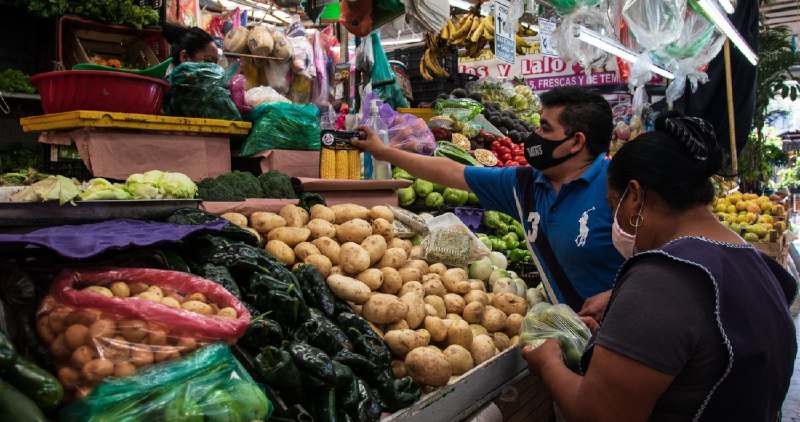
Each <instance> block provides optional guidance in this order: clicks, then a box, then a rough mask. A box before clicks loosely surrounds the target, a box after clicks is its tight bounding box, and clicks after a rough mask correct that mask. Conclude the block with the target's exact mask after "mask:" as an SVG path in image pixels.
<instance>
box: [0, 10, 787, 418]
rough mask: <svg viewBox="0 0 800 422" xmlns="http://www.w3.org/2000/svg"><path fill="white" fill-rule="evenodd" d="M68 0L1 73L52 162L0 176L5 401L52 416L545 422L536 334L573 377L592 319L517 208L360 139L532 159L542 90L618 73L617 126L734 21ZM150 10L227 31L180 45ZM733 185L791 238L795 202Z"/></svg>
mask: <svg viewBox="0 0 800 422" xmlns="http://www.w3.org/2000/svg"><path fill="white" fill-rule="evenodd" d="M63 3H64V4H66V6H63V7H62V8H61V9H58V10H55V9H46V10H39V9H36V8H33V7H27V6H26V8H24V10H25V12H26V13H40V14H44V15H49V14H52V15H55V16H60V17H59V18H58V30H57V32H58V37H57V39H58V49H57V51H58V53H57V54H58V56H57V57H54V60H55V61H57V62H58V63H59V64H60V65H62V66H63V69H60V70H56V71H50V72H48V71H47V70H50V69H42V72H41V73H39V74H38V75H35V76H34V77H33V78H30V79H28V78H27V77H26V76H22V77H21V76H20V75H16V74H15V75H12V77H10V78H7V79H15V81H13V82H15V83H14V84H13V85H14V86H15V89H17V90H23V91H30V92H33V90H34V89H38V92H39V93H40V95H41V103H42V111H43V114H42V115H39V116H31V117H26V118H23V119H21V120H20V125H21V126H22V128H23V129H24V130H25V131H26V132H31V133H37V134H39V135H38V136H39V143H41V144H42V145H43V146H44V151H45V152H44V156H45V157H44V158H45V163H46V164H47V166H44V167H41V168H29V167H35V165H28V164H29V162H25V163H22V162H20V164H15V165H14V167H12V168H8V167H2V168H3V170H4V172H6V173H5V174H3V175H1V176H0V250H2V252H3V258H2V259H0V269H2V271H0V285H3V286H5V289H4V292H3V293H2V294H0V386H2V387H3V388H4V389H5V391H10V392H12V393H11V394H10V395H9V394H6V395H2V396H0V397H2V400H3V403H0V405H2V406H7V409H10V410H9V412H10V413H9V414H11V415H12V416H14V415H35V416H37V417H39V418H40V419H42V418H44V417H48V418H51V419H56V420H82V421H89V420H112V419H113V420H118V419H119V420H121V419H126V418H141V419H150V418H153V419H154V420H201V419H208V420H237V421H238V420H267V419H270V418H272V419H274V420H295V421H309V420H342V421H347V420H358V421H374V420H393V421H401V420H426V421H427V420H431V421H439V420H442V421H444V420H448V421H450V420H464V419H467V418H469V417H471V416H473V415H475V414H476V413H482V412H487V413H484V414H490V413H491V414H493V415H494V417H495V418H496V417H497V416H498V414H499V415H500V416H499V417H501V418H504V419H505V420H537V421H539V420H541V421H545V420H552V418H553V417H554V413H553V402H552V397H551V396H550V394H549V392H548V391H547V389H546V388H545V387H544V385H543V384H542V382H541V380H540V379H538V378H535V377H531V376H530V374H529V373H528V370H527V367H526V364H525V361H524V360H523V359H522V357H521V347H522V346H524V345H536V344H539V343H540V342H541V341H543V339H544V338H548V337H557V338H559V340H560V341H561V342H562V347H563V348H564V350H565V357H564V358H565V362H566V363H567V365H568V366H569V367H570V368H571V369H572V370H573V371H575V372H580V370H579V368H578V365H577V361H578V359H579V358H580V354H581V353H582V351H583V349H584V348H585V346H586V343H587V341H588V338H589V331H588V328H587V327H586V326H585V325H583V323H581V322H580V321H579V319H578V317H577V315H576V314H575V313H574V312H573V311H571V310H570V309H569V308H566V307H565V306H564V305H561V306H550V305H549V304H548V303H546V298H545V296H546V295H545V294H544V292H543V287H542V286H541V285H540V279H539V275H538V273H537V271H536V267H535V266H534V264H533V257H532V256H531V253H530V250H529V245H528V241H527V239H526V233H524V231H523V228H522V225H521V224H520V223H519V222H518V221H516V220H515V219H514V218H513V217H512V216H508V215H504V214H501V213H498V212H496V211H492V210H484V209H483V208H482V206H481V204H480V202H479V200H478V198H477V197H476V196H475V195H474V194H473V193H471V192H468V191H464V190H459V189H453V188H448V187H445V186H440V185H436V184H434V183H431V182H428V181H426V180H423V179H420V178H416V177H414V176H412V175H410V174H409V173H408V172H406V171H405V170H403V169H402V168H400V167H394V168H391V167H390V166H389V164H388V163H385V162H380V161H377V160H374V159H373V158H372V157H371V156H370V155H369V154H365V153H362V152H360V151H358V150H357V149H355V147H353V146H352V145H351V143H350V140H351V139H352V138H354V137H359V136H361V135H362V134H361V133H359V130H358V128H359V127H360V126H367V127H370V128H371V129H373V130H375V131H376V133H378V134H379V136H380V137H381V140H382V141H383V142H384V143H385V144H387V145H389V146H391V147H393V148H398V149H403V150H405V151H409V152H412V153H415V154H421V155H433V156H437V157H444V158H447V159H450V160H453V161H456V162H459V163H462V164H465V165H467V166H484V167H517V166H528V165H529V164H528V162H527V160H526V158H525V153H524V151H523V149H524V141H525V139H527V138H528V137H529V136H530V135H531V133H533V132H534V131H535V130H536V129H537V128H538V127H539V123H540V122H539V120H540V115H539V111H540V107H541V105H540V101H539V97H538V95H537V92H539V91H541V90H543V89H546V88H549V87H552V86H556V85H565V84H566V85H569V84H572V83H571V82H576V83H574V84H577V85H609V86H611V85H613V86H617V87H618V86H620V85H622V84H626V83H627V84H630V86H631V88H632V91H631V92H635V94H633V95H627V96H626V97H625V98H624V99H619V98H617V99H616V100H618V101H617V102H616V103H615V104H614V112H615V115H614V118H615V122H614V124H615V142H616V143H617V146H618V144H620V143H622V142H627V141H630V140H633V139H635V138H636V136H637V135H638V134H640V133H642V132H643V131H645V130H647V129H648V127H649V126H648V125H649V124H650V122H651V121H652V116H653V114H654V113H655V111H654V110H653V109H652V108H651V107H650V105H649V103H650V102H655V101H653V99H648V98H647V95H646V94H647V93H648V90H647V89H646V88H645V86H649V87H650V88H649V89H650V90H651V91H649V92H650V93H653V92H654V91H653V88H652V87H653V85H660V88H657V92H658V94H659V95H663V96H664V98H666V99H667V100H669V101H670V102H671V101H672V100H674V99H675V98H678V97H679V96H680V94H681V92H682V90H683V87H684V86H685V85H686V83H685V82H686V81H687V80H688V81H689V82H690V85H692V84H696V83H697V81H701V80H702V79H703V77H702V75H703V73H702V70H700V69H701V68H702V66H703V65H704V64H706V63H707V62H708V61H709V60H710V59H711V58H713V57H714V56H715V55H716V54H717V52H719V50H720V48H721V42H722V41H721V40H723V39H724V37H723V36H722V33H721V32H720V31H719V30H717V29H716V26H715V24H714V23H713V22H711V21H710V20H707V19H706V18H705V17H703V16H704V13H705V12H703V10H702V9H701V6H700V5H699V4H700V3H702V2H697V3H696V2H694V1H690V2H689V4H690V7H687V6H686V4H685V3H686V2H683V3H684V4H683V7H676V8H672V7H671V6H670V7H666V6H665V8H663V9H662V10H661V11H660V12H659V13H660V15H659V16H660V17H672V18H675V17H680V18H685V19H677V20H676V19H669V21H670V22H671V24H670V25H667V24H663V23H662V22H661V21H660V20H655V21H654V20H652V19H648V18H647V16H645V15H646V14H645V12H643V11H642V10H643V9H641V8H631V10H633V11H628V12H625V13H623V11H622V10H613V8H614V7H616V5H617V3H619V2H602V8H608V10H607V11H611V12H612V13H610V14H607V13H604V12H605V11H606V10H605V9H603V10H604V12H603V13H601V11H600V9H601V8H598V7H595V6H596V5H597V3H598V2H597V1H589V0H586V1H577V2H575V1H570V2H566V1H563V2H562V1H556V0H550V1H547V2H542V3H543V4H542V5H541V7H539V6H536V7H534V3H533V2H527V1H526V2H506V1H503V0H495V1H491V2H485V3H477V4H472V3H467V2H461V3H467V5H466V7H456V6H453V4H452V3H448V2H442V1H433V2H422V1H407V2H405V3H403V2H397V1H393V0H392V1H388V0H387V1H383V0H376V1H361V0H359V1H355V2H342V3H330V2H292V1H277V2H275V3H274V4H273V3H269V4H267V3H266V2H261V1H255V0H237V1H221V2H218V3H217V2H207V1H202V2H201V1H183V0H181V1H178V0H175V1H165V2H155V3H157V6H160V8H159V7H156V8H152V7H150V6H151V5H149V4H144V3H148V2H142V3H143V5H142V6H139V5H138V4H137V5H134V4H133V3H131V2H130V1H129V0H126V1H122V2H120V8H121V10H120V11H119V12H120V13H119V14H111V15H108V16H106V15H103V14H101V13H99V12H98V11H97V10H95V9H94V7H90V6H96V3H97V2H86V3H87V4H88V5H87V6H86V7H85V8H80V7H79V6H78V3H81V2H73V1H67V2H63ZM301 3H303V4H302V5H301ZM517 3H518V4H517ZM631 3H647V2H645V1H639V2H637V1H631ZM672 3H673V2H670V5H671V4H672ZM675 3H680V2H675ZM123 6H124V8H127V7H128V6H130V7H134V8H136V9H131V10H136V11H138V12H135V13H134V12H130V13H123V11H122V9H123ZM49 7H56V6H55V5H51V6H49ZM126 10H127V9H126ZM636 10H638V12H636ZM64 14H73V15H79V16H80V17H76V16H61V15H64ZM643 14H645V15H643ZM605 15H609V16H612V17H615V20H614V22H609V21H608V18H607V17H604V16H605ZM312 17H313V20H312ZM159 20H161V21H162V22H163V21H166V22H169V23H173V24H174V23H181V24H183V25H184V26H186V27H191V26H198V27H200V28H199V29H202V30H203V31H205V32H204V34H205V36H207V37H208V38H202V40H204V41H203V42H204V43H205V46H204V47H209V46H211V47H209V50H208V51H213V52H216V53H218V54H217V55H216V56H215V57H211V56H214V54H211V53H208V55H209V58H208V60H206V59H205V58H203V59H202V60H196V61H195V60H194V59H193V60H187V61H176V60H173V58H172V57H171V55H172V53H175V51H170V48H169V47H168V46H169V44H173V47H172V48H173V49H175V46H177V48H178V50H180V48H182V46H183V44H181V43H175V42H167V41H166V38H165V36H166V31H162V30H161V29H160V28H159V27H158V26H157V25H154V23H155V22H156V21H159ZM401 20H402V21H403V23H402V24H401V23H398V22H399V21H401ZM684 20H685V21H687V22H689V23H686V24H685V25H678V24H677V23H676V22H677V21H681V22H683V21H684ZM556 21H558V26H557V28H558V29H555V28H554V27H556V23H555V22H556ZM550 24H552V27H551V26H550ZM397 25H400V26H399V27H398V26H397ZM409 26H410V29H409ZM398 28H399V29H398ZM183 29H184V30H187V28H183ZM634 29H635V31H636V34H637V36H636V38H635V39H633V37H632V35H631V34H632V31H634ZM407 31H410V32H412V36H411V37H405V36H404V34H405V32H407ZM201 32H202V31H201ZM392 32H396V33H395V34H391V36H389V35H388V34H390V33H392ZM574 34H578V35H574ZM698 34H700V35H702V37H699V36H698ZM195 35H197V33H195ZM198 36H200V35H198ZM555 38H558V39H560V43H559V47H558V49H557V50H554V49H552V48H551V47H548V46H547V44H548V42H550V41H552V40H553V39H555ZM351 40H352V41H353V42H352V44H351ZM406 40H412V41H411V42H406ZM598 40H601V41H602V42H600V41H598ZM612 41H613V43H612V46H613V47H615V48H617V49H618V50H619V48H620V47H621V48H622V50H621V51H622V54H620V53H619V51H617V52H612V53H613V54H609V53H610V51H609V47H608V45H609V43H610V42H612ZM604 43H605V44H604ZM405 44H411V46H410V47H409V46H404V45H405ZM351 47H352V51H351ZM178 52H180V51H178ZM540 53H541V54H540ZM534 55H535V57H533V56H534ZM559 56H560V57H559ZM212 59H215V60H212ZM181 60H182V59H181ZM214 61H216V62H214ZM570 63H571V64H572V65H571V66H569V65H568V64H570ZM517 76H519V77H522V78H523V79H522V80H515V78H514V77H517ZM525 78H527V80H525ZM16 79H19V81H16ZM666 80H673V82H671V83H670V85H669V86H668V87H667V88H666V89H664V86H663V85H664V83H665V81H666ZM23 82H24V83H23ZM0 90H1V89H0ZM613 95H616V96H617V97H621V96H622V95H623V94H618V93H617V94H613ZM609 99H611V97H609ZM612 101H615V100H612ZM411 104H413V105H415V106H419V107H414V108H411V107H409V105H411ZM30 162H35V160H31V161H30ZM58 163H65V164H68V166H65V167H60V168H59V167H57V166H56V164H58ZM59 170H60V171H59ZM718 196H719V198H718V199H717V200H716V201H715V203H714V204H713V208H714V212H716V213H717V215H718V217H719V218H720V219H721V221H725V223H726V224H727V225H728V226H729V227H730V228H731V229H732V230H734V231H736V232H738V233H740V234H741V235H742V236H743V237H744V238H745V239H746V240H748V241H751V242H753V244H754V245H755V246H756V247H758V248H759V249H762V250H764V251H766V252H767V253H769V254H770V255H772V256H774V257H776V258H777V259H779V260H780V259H785V258H786V256H787V251H788V247H787V246H786V245H787V242H789V241H790V240H791V239H792V236H793V234H792V233H791V230H790V224H789V222H790V218H789V217H790V210H789V209H787V207H786V201H785V198H782V197H780V196H764V195H757V194H755V193H752V194H750V193H745V194H740V193H736V192H735V185H731V184H730V182H723V183H721V184H720V186H719V189H718ZM542 327H544V328H542ZM564 327H567V328H564ZM230 380H235V382H232V381H230ZM229 381H230V382H229ZM12 401H15V402H16V403H14V404H13V406H12ZM2 406H0V407H2ZM492 412H494V413H492ZM126 420H127V419H126Z"/></svg>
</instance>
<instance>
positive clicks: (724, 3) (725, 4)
mask: <svg viewBox="0 0 800 422" xmlns="http://www.w3.org/2000/svg"><path fill="white" fill-rule="evenodd" d="M718 1H719V5H720V7H722V10H724V11H725V13H727V14H729V15H730V14H731V13H733V3H731V0H718Z"/></svg>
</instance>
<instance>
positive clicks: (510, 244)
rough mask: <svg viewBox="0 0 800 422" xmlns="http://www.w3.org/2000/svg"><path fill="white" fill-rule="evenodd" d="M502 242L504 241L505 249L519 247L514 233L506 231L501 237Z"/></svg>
mask: <svg viewBox="0 0 800 422" xmlns="http://www.w3.org/2000/svg"><path fill="white" fill-rule="evenodd" d="M502 240H503V242H506V250H509V251H510V250H514V249H517V247H519V241H518V240H517V234H516V233H513V232H512V233H507V234H506V235H505V236H503V237H502Z"/></svg>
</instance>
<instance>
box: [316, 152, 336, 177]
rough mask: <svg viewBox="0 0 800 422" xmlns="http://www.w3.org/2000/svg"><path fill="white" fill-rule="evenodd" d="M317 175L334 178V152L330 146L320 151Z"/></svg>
mask: <svg viewBox="0 0 800 422" xmlns="http://www.w3.org/2000/svg"><path fill="white" fill-rule="evenodd" d="M319 177H320V178H322V179H335V178H336V152H335V151H334V150H332V149H330V148H322V151H321V152H320V157H319Z"/></svg>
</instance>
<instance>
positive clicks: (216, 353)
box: [59, 343, 273, 422]
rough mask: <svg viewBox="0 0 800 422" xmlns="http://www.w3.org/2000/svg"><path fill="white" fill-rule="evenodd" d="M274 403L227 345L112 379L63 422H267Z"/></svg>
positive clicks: (66, 413) (67, 409)
mask: <svg viewBox="0 0 800 422" xmlns="http://www.w3.org/2000/svg"><path fill="white" fill-rule="evenodd" d="M272 411H273V407H272V403H270V401H269V400H268V399H267V396H266V395H265V394H264V392H263V391H262V389H261V387H260V386H259V385H258V384H256V383H255V382H254V381H253V379H252V378H251V377H250V374H248V373H247V371H246V370H245V369H244V368H243V367H242V365H241V364H240V363H239V362H238V361H237V360H236V358H235V357H234V356H233V354H231V352H230V348H229V347H228V346H227V345H225V344H223V343H214V344H212V345H209V346H207V347H203V348H202V349H200V350H198V351H197V352H195V353H193V354H192V355H189V356H186V357H183V358H181V359H178V360H175V361H171V362H164V363H161V364H157V365H152V366H149V367H147V368H144V369H142V370H141V371H140V372H139V373H137V374H136V375H132V376H130V377H125V378H109V379H107V380H106V381H105V382H103V383H102V384H100V385H98V386H97V388H96V389H95V390H94V391H92V393H91V394H89V396H87V397H86V398H85V399H84V400H81V401H79V402H76V403H73V404H71V405H69V406H67V407H65V408H64V409H62V411H61V413H60V415H59V416H60V420H62V421H70V422H71V421H76V422H77V421H81V422H100V421H147V420H151V421H203V420H207V421H231V422H235V421H248V422H249V421H253V420H267V419H269V417H270V416H271V415H272Z"/></svg>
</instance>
